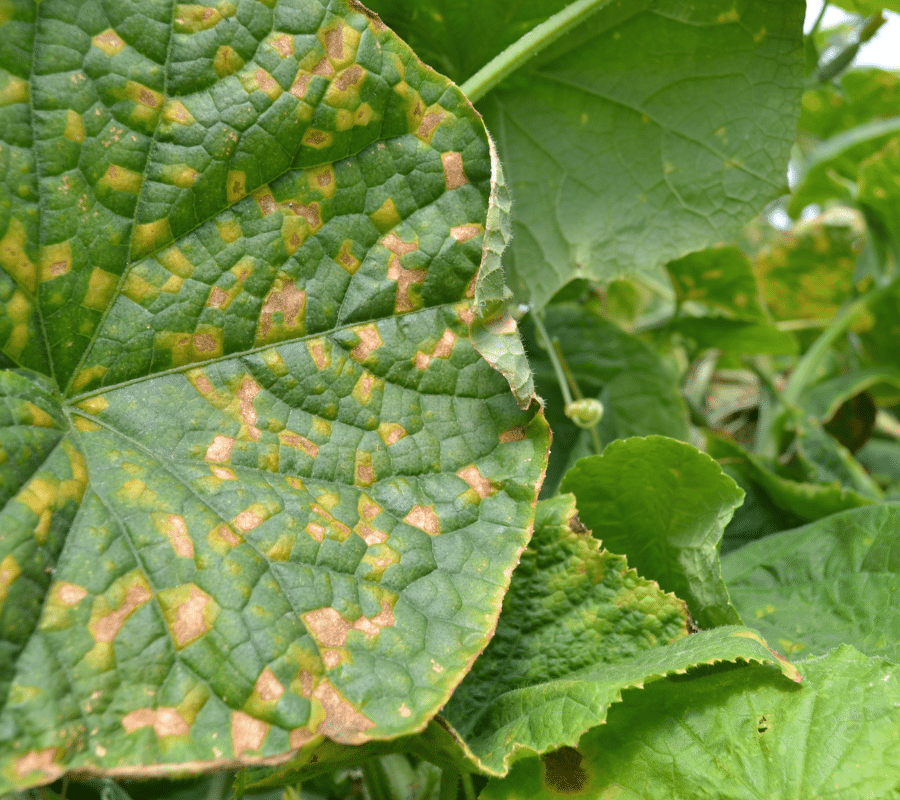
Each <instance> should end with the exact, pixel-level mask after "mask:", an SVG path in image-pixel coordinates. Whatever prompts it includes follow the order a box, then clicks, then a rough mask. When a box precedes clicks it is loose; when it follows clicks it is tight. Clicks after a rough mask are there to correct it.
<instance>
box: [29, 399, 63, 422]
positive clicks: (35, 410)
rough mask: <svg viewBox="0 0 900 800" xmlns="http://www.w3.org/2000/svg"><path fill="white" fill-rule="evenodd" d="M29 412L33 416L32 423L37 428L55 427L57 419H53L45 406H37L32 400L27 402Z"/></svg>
mask: <svg viewBox="0 0 900 800" xmlns="http://www.w3.org/2000/svg"><path fill="white" fill-rule="evenodd" d="M25 406H26V408H27V409H28V414H29V416H30V417H31V424H32V425H33V426H34V427H36V428H55V427H56V420H54V419H53V417H51V416H50V415H49V414H48V413H47V412H46V411H44V409H43V408H41V407H40V406H36V405H35V404H34V403H32V402H31V401H28V402H26V403H25Z"/></svg>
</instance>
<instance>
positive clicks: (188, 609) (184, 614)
mask: <svg viewBox="0 0 900 800" xmlns="http://www.w3.org/2000/svg"><path fill="white" fill-rule="evenodd" d="M157 598H158V600H159V605H160V608H161V609H162V613H163V618H164V619H165V621H166V625H167V626H168V628H169V633H170V635H171V637H172V641H173V643H174V645H175V647H176V648H177V649H178V650H181V649H182V648H183V647H186V646H187V645H189V644H190V643H191V642H192V641H194V640H195V639H198V638H199V637H201V636H203V635H204V634H206V633H209V631H210V630H212V627H213V625H214V624H215V621H216V619H217V618H218V616H219V612H220V610H221V609H220V607H219V605H218V603H216V601H215V600H213V598H212V597H210V596H209V595H208V594H207V593H206V592H204V591H203V590H202V589H201V588H200V587H199V586H197V585H195V584H193V583H186V584H184V585H182V586H177V587H175V588H172V589H163V590H162V591H160V592H159V593H158V594H157Z"/></svg>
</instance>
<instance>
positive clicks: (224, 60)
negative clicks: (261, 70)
mask: <svg viewBox="0 0 900 800" xmlns="http://www.w3.org/2000/svg"><path fill="white" fill-rule="evenodd" d="M243 66H244V59H242V58H241V57H240V56H239V55H238V54H237V51H236V50H235V49H234V48H233V47H231V46H229V45H227V44H223V45H222V46H221V47H219V49H218V50H216V54H215V56H213V69H214V70H215V71H216V75H218V76H219V77H220V78H225V77H227V76H228V75H234V73H235V72H237V71H238V70H239V69H240V68H241V67H243Z"/></svg>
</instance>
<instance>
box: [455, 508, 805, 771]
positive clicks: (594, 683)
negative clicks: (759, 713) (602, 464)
mask: <svg viewBox="0 0 900 800" xmlns="http://www.w3.org/2000/svg"><path fill="white" fill-rule="evenodd" d="M687 630H688V618H687V613H686V609H685V606H684V603H683V602H682V601H681V600H678V599H677V598H676V597H674V596H673V595H670V594H664V593H663V592H662V591H661V590H660V588H659V586H657V585H656V584H655V583H654V582H653V581H649V580H645V579H644V578H642V577H640V576H639V575H638V574H637V573H636V572H635V571H634V570H632V569H630V568H629V567H628V565H627V563H626V560H625V559H624V558H623V557H622V556H619V555H614V554H612V553H610V552H608V551H607V550H600V549H599V543H598V542H597V541H596V539H593V538H592V537H591V536H590V532H589V531H587V530H585V529H584V528H583V526H581V525H580V523H579V522H578V518H577V517H576V515H575V508H574V502H573V498H572V496H571V495H563V496H559V497H555V498H552V499H550V500H544V501H542V502H541V503H539V504H538V513H537V517H536V527H535V534H534V538H533V539H532V542H531V544H530V545H529V547H528V549H527V550H526V551H525V554H524V555H523V557H522V563H521V564H520V565H519V567H518V568H517V570H516V572H515V574H514V576H513V582H512V584H511V586H510V590H509V592H508V594H507V596H506V598H505V600H504V604H503V613H502V614H501V615H500V622H499V624H498V626H497V632H496V634H495V635H494V638H493V639H492V640H491V643H490V644H489V645H488V647H487V649H486V650H485V652H484V653H483V654H482V656H481V657H480V658H479V659H478V660H477V661H476V662H475V664H474V666H473V669H472V671H471V672H470V673H469V674H468V675H467V676H466V677H465V679H464V680H463V682H462V683H461V684H460V686H459V687H458V688H457V690H456V691H455V692H454V694H453V696H452V698H451V699H450V702H449V703H448V704H447V707H446V708H445V709H444V711H443V712H442V715H443V717H444V718H445V719H446V720H447V721H448V722H449V723H450V724H451V725H452V726H453V731H454V733H455V735H456V736H457V737H458V738H459V740H460V748H461V749H463V750H464V751H465V752H466V753H467V755H468V757H469V758H470V759H471V760H472V761H473V762H474V763H475V764H477V765H478V766H479V768H480V769H482V770H483V771H486V772H488V773H492V774H504V773H505V772H506V770H507V769H508V767H509V764H510V763H511V762H512V761H514V760H515V759H516V758H518V757H521V756H522V755H523V754H524V753H527V752H528V751H531V752H533V753H542V752H546V751H547V750H550V749H553V748H556V747H559V746H561V745H572V744H575V743H576V742H577V741H578V738H579V736H581V734H582V733H583V732H584V731H586V730H588V729H589V728H591V727H593V726H594V725H599V724H600V723H602V722H603V721H604V719H605V718H606V713H607V710H608V709H609V707H610V706H611V705H612V704H614V703H616V702H617V701H618V700H619V697H620V694H621V691H622V690H623V689H625V688H627V687H630V686H640V685H643V683H644V682H645V681H649V680H651V679H652V678H654V677H657V676H660V675H665V674H668V673H671V672H681V671H684V670H685V669H687V668H688V667H690V666H693V665H695V664H700V663H709V662H712V661H716V660H737V659H753V660H758V661H772V662H776V663H780V664H781V666H782V669H783V670H784V672H785V674H786V675H788V676H789V677H794V678H796V673H795V672H794V670H793V667H792V666H791V665H789V664H787V663H786V662H778V661H777V660H776V658H775V657H774V656H773V654H772V653H771V652H770V651H769V650H768V648H767V647H766V646H765V643H764V642H763V641H762V639H760V638H759V636H758V635H757V634H755V633H754V632H752V631H748V630H747V629H745V628H739V627H735V626H729V627H724V628H722V629H721V630H717V631H711V632H707V633H702V634H697V635H693V636H686V633H687Z"/></svg>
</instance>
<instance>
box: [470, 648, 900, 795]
mask: <svg viewBox="0 0 900 800" xmlns="http://www.w3.org/2000/svg"><path fill="white" fill-rule="evenodd" d="M798 666H799V668H800V672H801V673H802V675H803V683H802V684H801V685H800V686H799V687H798V686H792V685H791V684H789V683H786V682H785V681H783V680H781V679H780V676H779V675H778V673H777V672H775V671H774V670H772V669H771V668H766V667H744V668H742V669H738V670H732V671H728V672H720V673H718V674H714V675H710V676H707V677H703V678H697V679H695V680H691V681H688V682H677V683H673V682H670V681H658V682H656V683H654V684H652V685H650V686H648V687H647V688H646V689H644V690H643V691H640V692H637V691H634V692H629V693H627V695H626V696H625V698H624V702H623V703H619V704H618V705H616V706H614V707H613V708H612V709H611V710H610V713H609V719H608V720H607V723H606V725H601V726H599V727H597V728H594V729H593V730H592V731H590V732H589V733H588V734H587V735H585V736H584V737H582V739H581V742H580V743H579V745H578V748H577V749H575V748H571V747H570V748H564V749H562V750H560V751H557V752H556V753H552V754H549V755H547V756H545V757H544V758H543V759H538V758H528V759H524V760H522V761H521V762H519V763H517V764H515V765H514V766H513V769H512V771H511V772H510V774H509V776H508V777H507V778H506V779H504V780H493V781H491V783H490V784H488V786H487V788H486V789H485V790H484V791H483V792H482V793H481V800H550V798H558V797H581V798H585V800H601V798H603V799H604V800H606V798H623V800H625V799H626V798H627V800H685V799H686V798H691V800H759V799H760V798H776V797H777V798H788V797H790V798H796V800H825V799H826V798H827V800H860V798H864V797H865V798H870V800H890V799H892V798H896V797H897V792H898V790H900V736H898V733H897V731H898V729H900V669H898V667H896V666H894V665H892V664H889V663H886V662H885V661H884V660H883V659H880V658H868V657H866V656H863V655H861V654H860V653H858V652H856V651H855V650H854V649H853V648H852V647H849V646H844V647H842V648H840V649H839V650H836V651H834V652H833V653H830V654H829V655H827V656H824V657H821V658H817V659H811V660H809V661H806V662H803V663H801V664H799V665H798Z"/></svg>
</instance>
